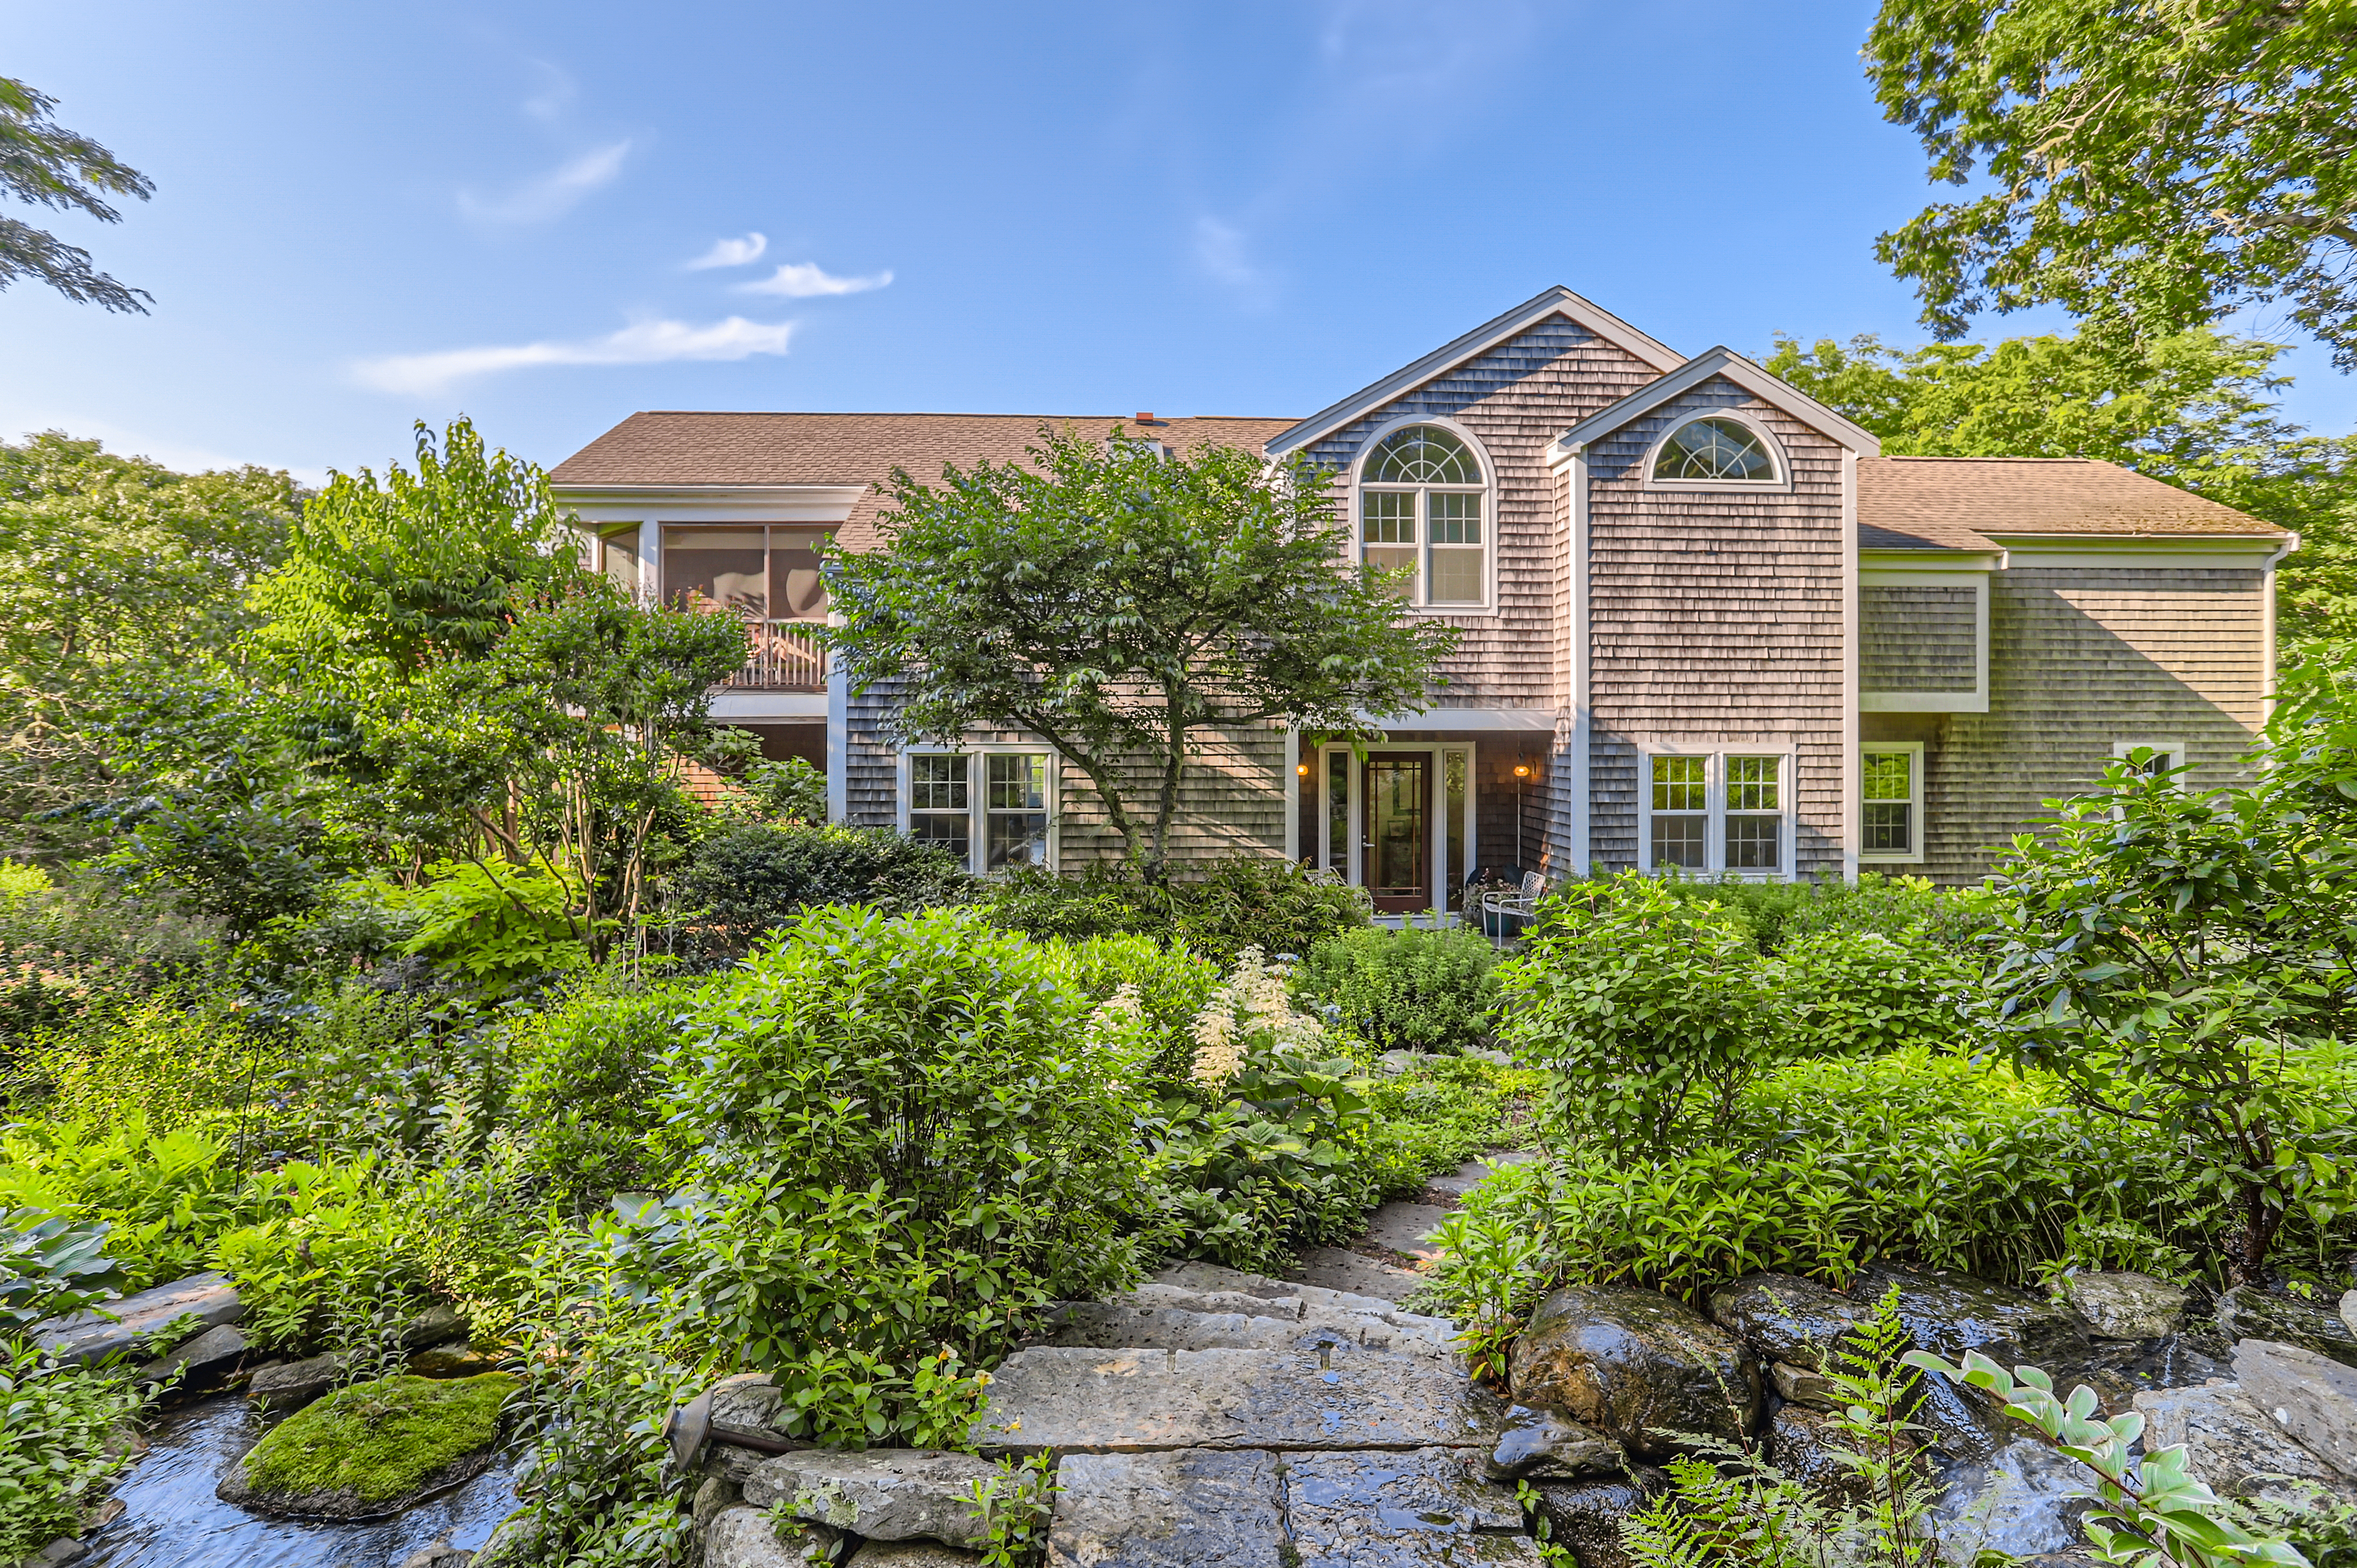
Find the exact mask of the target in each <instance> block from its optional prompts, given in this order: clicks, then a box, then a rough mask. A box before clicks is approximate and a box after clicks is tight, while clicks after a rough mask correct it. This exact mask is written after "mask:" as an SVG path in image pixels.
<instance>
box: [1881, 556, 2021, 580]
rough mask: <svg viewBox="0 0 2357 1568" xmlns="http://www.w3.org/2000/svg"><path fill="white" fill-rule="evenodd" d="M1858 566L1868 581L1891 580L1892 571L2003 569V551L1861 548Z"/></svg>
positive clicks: (1929, 572) (1960, 571)
mask: <svg viewBox="0 0 2357 1568" xmlns="http://www.w3.org/2000/svg"><path fill="white" fill-rule="evenodd" d="M1857 569H1858V571H1859V573H1860V574H1862V575H1864V576H1865V578H1866V580H1867V582H1888V581H1891V580H1892V574H1894V573H1903V574H1905V575H1909V576H1912V575H1916V574H1919V573H1922V574H1932V573H1952V574H1953V573H1964V572H1980V573H1988V572H2002V571H2004V570H2005V553H2004V552H2003V551H2001V550H1861V551H1859V552H1858V553H1857Z"/></svg>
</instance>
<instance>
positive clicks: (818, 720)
mask: <svg viewBox="0 0 2357 1568" xmlns="http://www.w3.org/2000/svg"><path fill="white" fill-rule="evenodd" d="M712 716H713V717H714V718H716V719H718V720H720V721H721V722H723V723H724V724H747V725H753V724H762V723H765V722H773V723H779V724H786V723H796V724H824V723H825V722H826V717H827V711H826V693H824V692H723V693H720V695H718V696H716V697H715V698H713V699H712Z"/></svg>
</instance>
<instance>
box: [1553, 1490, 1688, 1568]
mask: <svg viewBox="0 0 2357 1568" xmlns="http://www.w3.org/2000/svg"><path fill="white" fill-rule="evenodd" d="M1536 1489H1537V1491H1538V1498H1539V1503H1538V1512H1539V1517H1540V1518H1541V1519H1543V1520H1545V1521H1546V1526H1547V1540H1548V1541H1549V1542H1550V1543H1551V1544H1553V1545H1555V1546H1560V1547H1565V1548H1567V1549H1568V1550H1569V1551H1570V1552H1571V1554H1572V1556H1573V1557H1574V1558H1576V1559H1577V1561H1578V1563H1579V1568H1631V1563H1630V1559H1629V1551H1628V1548H1627V1547H1625V1546H1623V1545H1622V1544H1621V1541H1620V1525H1621V1522H1622V1521H1623V1520H1626V1519H1628V1517H1629V1516H1630V1515H1631V1514H1633V1513H1635V1512H1636V1511H1637V1510H1638V1509H1641V1508H1643V1507H1644V1506H1645V1505H1646V1504H1647V1503H1649V1502H1651V1501H1652V1499H1653V1498H1657V1497H1659V1496H1661V1495H1662V1494H1663V1492H1666V1491H1668V1490H1669V1489H1670V1478H1669V1477H1667V1476H1665V1475H1663V1473H1662V1472H1661V1471H1659V1470H1655V1469H1652V1468H1650V1467H1648V1466H1636V1467H1635V1468H1633V1469H1632V1470H1631V1472H1630V1473H1629V1474H1628V1475H1626V1476H1620V1477H1613V1478H1611V1479H1609V1480H1597V1481H1551V1482H1541V1483H1540V1484H1539V1486H1538V1487H1537V1488H1536Z"/></svg>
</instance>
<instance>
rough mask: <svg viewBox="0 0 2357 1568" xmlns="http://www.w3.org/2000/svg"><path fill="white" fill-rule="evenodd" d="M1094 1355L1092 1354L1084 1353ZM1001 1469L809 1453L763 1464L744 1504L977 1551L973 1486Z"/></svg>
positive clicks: (904, 1452)
mask: <svg viewBox="0 0 2357 1568" xmlns="http://www.w3.org/2000/svg"><path fill="white" fill-rule="evenodd" d="M1082 1353H1083V1354H1095V1352H1082ZM997 1474H998V1468H997V1466H995V1465H990V1464H987V1463H985V1462H984V1461H983V1460H980V1459H977V1458H975V1457H974V1456H973V1455H970V1454H945V1453H942V1452H940V1451H938V1450H932V1449H924V1448H870V1449H867V1450H866V1451H864V1452H857V1453H845V1452H834V1451H830V1450H826V1449H817V1448H814V1449H812V1450H810V1451H808V1452H807V1453H802V1454H780V1455H778V1456H777V1457H776V1458H774V1459H764V1460H763V1461H761V1463H760V1464H759V1465H757V1466H754V1467H753V1472H752V1474H751V1475H749V1476H748V1477H746V1479H745V1483H744V1485H745V1500H746V1501H747V1502H748V1503H750V1504H752V1505H753V1506H754V1507H756V1508H768V1507H770V1505H771V1504H779V1505H781V1506H782V1507H783V1508H784V1509H786V1511H788V1512H789V1513H791V1514H792V1515H793V1516H794V1517H795V1518H796V1519H802V1520H809V1521H811V1522H812V1523H813V1524H823V1525H826V1526H828V1527H829V1528H831V1529H834V1530H850V1531H851V1532H852V1533H854V1534H855V1535H863V1536H866V1537H867V1538H868V1539H870V1540H874V1541H919V1540H923V1541H942V1542H945V1543H947V1544H949V1545H952V1546H969V1545H974V1546H979V1545H983V1544H985V1542H983V1541H978V1540H976V1539H975V1533H976V1531H978V1530H981V1529H982V1521H981V1520H977V1519H976V1518H975V1517H974V1502H973V1491H974V1483H975V1482H976V1481H981V1480H986V1479H988V1478H990V1477H994V1476H996V1475H997Z"/></svg>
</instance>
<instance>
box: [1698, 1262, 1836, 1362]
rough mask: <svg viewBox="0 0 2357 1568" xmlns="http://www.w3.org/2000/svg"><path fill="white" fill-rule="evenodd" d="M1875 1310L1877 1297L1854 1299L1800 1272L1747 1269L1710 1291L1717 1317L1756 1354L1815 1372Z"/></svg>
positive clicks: (1715, 1317) (1720, 1324)
mask: <svg viewBox="0 0 2357 1568" xmlns="http://www.w3.org/2000/svg"><path fill="white" fill-rule="evenodd" d="M1873 1312H1874V1304H1873V1303H1872V1302H1871V1301H1866V1302H1857V1301H1852V1300H1851V1299H1850V1298H1849V1297H1847V1296H1846V1295H1843V1294H1840V1293H1839V1292H1837V1291H1833V1290H1829V1289H1827V1288H1826V1287H1825V1286H1824V1285H1821V1284H1819V1283H1817V1282H1816V1281H1814V1280H1804V1279H1803V1278H1801V1276H1800V1275H1798V1274H1746V1275H1745V1276H1744V1277H1743V1278H1741V1279H1739V1280H1737V1281H1736V1282H1735V1283H1733V1284H1726V1285H1721V1286H1719V1287H1718V1288H1717V1290H1715V1291H1713V1292H1711V1293H1710V1315H1711V1316H1712V1317H1713V1318H1714V1319H1716V1320H1717V1323H1718V1325H1719V1326H1720V1327H1722V1328H1725V1329H1727V1331H1728V1332H1730V1333H1732V1334H1734V1335H1735V1336H1736V1337H1738V1338H1740V1339H1741V1340H1742V1341H1743V1342H1744V1343H1745V1344H1746V1345H1748V1346H1749V1347H1750V1348H1751V1352H1752V1354H1753V1355H1755V1356H1758V1357H1759V1358H1760V1359H1761V1360H1763V1361H1782V1362H1785V1363H1787V1364H1788V1365H1791V1366H1794V1367H1805V1368H1807V1369H1809V1370H1811V1371H1821V1370H1823V1369H1824V1364H1825V1356H1826V1353H1827V1352H1828V1351H1831V1350H1832V1349H1834V1348H1835V1347H1837V1346H1838V1345H1839V1344H1840V1343H1841V1342H1842V1340H1843V1339H1844V1338H1845V1337H1847V1335H1848V1333H1849V1331H1850V1329H1851V1327H1852V1326H1854V1325H1856V1324H1857V1322H1858V1321H1859V1320H1860V1319H1862V1318H1866V1317H1869V1316H1873Z"/></svg>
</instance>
